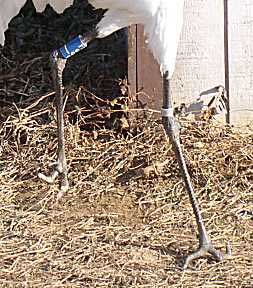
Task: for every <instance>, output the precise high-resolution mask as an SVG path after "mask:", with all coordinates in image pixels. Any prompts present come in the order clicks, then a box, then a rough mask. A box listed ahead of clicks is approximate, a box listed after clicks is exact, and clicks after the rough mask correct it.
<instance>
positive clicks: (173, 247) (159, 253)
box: [0, 16, 253, 288]
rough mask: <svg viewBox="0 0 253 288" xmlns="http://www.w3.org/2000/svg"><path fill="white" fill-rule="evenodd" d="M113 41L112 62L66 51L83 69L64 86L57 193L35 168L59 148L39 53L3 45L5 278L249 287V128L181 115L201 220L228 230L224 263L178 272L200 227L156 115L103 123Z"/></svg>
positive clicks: (222, 235) (219, 233)
mask: <svg viewBox="0 0 253 288" xmlns="http://www.w3.org/2000/svg"><path fill="white" fill-rule="evenodd" d="M27 17H32V16H27ZM114 37H118V36H114ZM118 41H119V45H122V43H123V40H122V39H120V37H118ZM108 43H110V40H108ZM113 43H115V39H114V40H113ZM102 45H103V44H102ZM104 45H105V44H104ZM106 45H107V44H106ZM108 45H109V44H108ZM108 47H110V46H108ZM117 47H119V46H117ZM117 47H116V48H115V47H114V48H113V49H112V48H110V55H111V54H113V57H116V58H115V59H116V60H115V61H114V62H113V63H112V62H110V61H108V62H106V63H105V62H103V61H101V57H100V55H98V56H97V57H96V58H95V60H94V61H96V62H95V65H94V61H93V63H92V61H90V62H87V60H85V59H87V58H85V57H80V59H79V58H76V60H74V61H83V62H82V63H79V64H82V67H84V68H82V69H84V70H83V71H85V73H84V74H82V75H81V76H80V77H77V78H76V82H75V83H77V84H78V85H74V84H73V85H68V88H67V89H66V95H68V103H67V108H66V113H65V115H66V122H67V125H66V134H67V137H66V139H67V158H68V164H69V167H70V179H71V188H70V190H69V192H68V193H67V194H66V195H65V197H64V198H63V199H62V201H61V202H60V203H56V202H55V200H56V199H55V198H56V195H57V186H49V185H47V184H45V183H42V182H41V181H40V180H39V179H38V178H37V172H38V171H39V170H42V171H45V170H47V169H48V170H50V168H48V167H49V164H50V162H52V161H54V160H55V159H56V146H57V142H56V122H55V111H54V108H53V101H54V93H53V92H52V89H51V87H52V86H51V80H50V74H49V68H48V67H49V66H48V62H47V54H45V53H44V52H43V49H41V50H42V51H38V52H35V51H34V49H31V50H32V51H33V52H32V55H31V54H28V53H24V52H23V53H21V50H18V51H19V52H20V53H19V54H17V55H15V54H14V53H13V52H11V51H7V50H6V51H4V54H3V55H2V56H4V57H2V58H1V59H2V60H1V61H2V62H1V69H2V71H4V73H2V74H1V76H0V77H1V79H0V85H1V87H0V89H1V90H0V91H1V92H0V93H1V100H0V101H1V110H0V117H1V127H0V141H1V142H0V153H1V160H0V161H1V162H0V187H1V188H0V203H1V204H0V215H1V216H0V217H1V222H0V265H1V269H0V285H1V287H244V288H246V287H248V288H249V287H252V286H253V252H252V249H253V196H252V195H253V193H252V190H253V189H252V188H253V161H252V160H253V159H252V158H253V156H252V155H253V153H252V152H253V148H252V145H253V132H252V130H251V129H250V128H249V130H248V132H247V133H245V134H240V133H239V132H237V131H235V130H233V129H232V128H224V127H220V126H218V125H214V124H207V123H190V122H187V121H185V122H184V121H183V123H182V126H183V129H182V141H183V143H184V151H185V154H186V158H187V162H188V165H189V168H190V173H191V175H192V179H193V183H194V186H195V188H196V192H197V195H198V199H199V201H200V203H201V207H202V211H203V216H204V219H205V222H206V224H207V228H208V231H209V233H210V235H211V237H212V239H213V242H214V244H215V245H216V246H217V247H219V248H221V249H222V250H223V251H224V249H225V245H226V243H228V242H229V243H230V245H231V248H232V255H231V256H230V257H229V258H228V259H227V260H226V261H224V262H223V263H218V264H217V263H214V262H210V261H208V260H206V259H201V260H198V261H197V262H195V265H194V266H192V269H189V270H187V271H184V272H183V271H181V270H180V269H179V266H178V262H180V258H181V256H182V255H185V254H186V253H188V252H189V249H192V248H193V247H195V246H196V244H197V242H196V238H195V237H196V227H195V223H194V219H193V215H192V211H191V207H190V204H189V200H188V197H187V195H186V192H185V190H184V188H183V185H182V181H181V178H180V175H179V173H178V169H177V165H176V163H175V158H174V154H173V152H172V151H171V147H170V145H169V143H168V141H166V140H165V137H164V132H163V129H162V126H161V124H160V123H157V122H152V121H151V120H150V119H149V118H147V119H145V120H142V121H140V122H136V123H135V125H134V127H135V129H132V130H129V131H128V132H127V133H125V134H124V136H122V134H121V133H118V132H115V130H112V129H106V128H104V127H106V126H108V125H107V124H108V123H112V122H113V123H114V122H115V120H113V121H111V120H112V119H111V115H115V114H114V113H112V110H113V109H115V106H113V105H112V103H115V101H111V99H113V98H114V97H115V95H119V93H120V90H122V89H119V88H118V87H119V85H118V84H117V83H116V82H117V81H115V80H114V79H118V78H120V75H119V74H117V73H118V72H117V71H120V69H119V66H121V70H122V65H121V64H118V63H122V62H121V61H123V62H124V60H122V56H120V53H119V52H118V51H116V52H114V50H118V49H119V48H117ZM91 49H94V50H95V48H94V47H93V48H91ZM101 49H103V50H102V51H103V53H104V51H105V47H103V48H101ZM120 49H123V48H120ZM25 51H26V49H25ZM96 51H97V50H96ZM85 53H86V52H85ZM87 53H88V52H87ZM95 53H97V52H95ZM105 54H106V53H105ZM117 55H118V56H117ZM34 57H35V58H34ZM120 59H121V60H120ZM85 61H86V62H85ZM79 64H78V65H79ZM96 65H98V67H100V68H101V67H102V68H103V69H102V71H101V70H99V69H95V68H94V66H96ZM75 66H76V64H75V62H74V63H73V64H72V65H70V69H69V71H72V69H76V67H75ZM91 67H92V69H91ZM114 68H115V69H114ZM105 70H106V71H107V72H108V73H109V72H110V71H111V70H113V71H112V72H111V74H108V73H107V74H106V73H105V74H104V72H105ZM115 71H116V72H117V73H116V72H115ZM115 73H116V74H115ZM120 73H122V71H121V72H120ZM74 74H75V73H74ZM100 74H101V75H100ZM98 75H99V76H98ZM103 75H106V77H107V78H106V79H105V78H103V77H104V76H103ZM108 75H109V76H110V77H109V76H108ZM72 76H73V75H72ZM68 77H69V78H70V79H71V75H66V78H68ZM94 79H95V80H94ZM101 79H102V81H101ZM108 79H109V80H108ZM83 81H86V82H85V83H83ZM89 81H90V82H89ZM112 83H116V84H114V85H113V88H112V89H109V87H111V84H112ZM83 84H85V87H86V88H84V87H83V86H82V85H83ZM87 87H88V88H87ZM89 87H92V90H91V88H89ZM122 87H123V86H122ZM122 87H121V88H122ZM95 95H96V96H95ZM101 95H107V96H108V95H109V97H108V98H107V99H106V100H103V99H100V96H101ZM108 99H109V100H108ZM124 101H125V100H124V98H123V100H120V101H119V102H120V103H119V104H122V105H123V104H124ZM116 102H117V101H116ZM91 111H94V112H92V113H91ZM104 116H106V117H104ZM104 119H107V120H104ZM115 119H117V117H116V118H115ZM112 126H113V125H112Z"/></svg>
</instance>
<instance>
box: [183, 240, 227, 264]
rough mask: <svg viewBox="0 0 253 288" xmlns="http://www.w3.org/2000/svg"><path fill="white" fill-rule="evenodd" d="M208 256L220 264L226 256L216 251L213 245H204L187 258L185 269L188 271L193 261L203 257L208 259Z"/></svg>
mask: <svg viewBox="0 0 253 288" xmlns="http://www.w3.org/2000/svg"><path fill="white" fill-rule="evenodd" d="M208 255H211V256H212V257H213V258H214V259H215V260H216V261H218V262H220V261H223V260H224V254H223V253H222V252H220V251H218V250H216V249H215V248H214V247H213V245H212V244H211V243H207V244H205V245H202V246H201V247H200V248H199V249H198V250H197V251H195V252H193V253H192V254H190V255H188V256H187V257H186V258H185V262H184V265H183V269H187V267H188V266H189V264H190V263H191V262H192V261H193V260H196V259H199V258H201V257H207V256H208Z"/></svg>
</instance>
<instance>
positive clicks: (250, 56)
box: [228, 0, 253, 125]
mask: <svg viewBox="0 0 253 288" xmlns="http://www.w3.org/2000/svg"><path fill="white" fill-rule="evenodd" d="M228 3H229V5H228V14H229V63H230V118H231V123H232V124H239V125H240V124H243V125H245V124H247V123H253V24H252V22H253V1H252V0H237V1H228Z"/></svg>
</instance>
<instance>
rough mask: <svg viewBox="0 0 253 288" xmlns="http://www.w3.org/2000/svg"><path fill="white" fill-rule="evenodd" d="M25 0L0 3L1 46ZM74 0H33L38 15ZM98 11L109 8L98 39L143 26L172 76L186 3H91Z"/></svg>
mask: <svg viewBox="0 0 253 288" xmlns="http://www.w3.org/2000/svg"><path fill="white" fill-rule="evenodd" d="M25 2H26V1H25V0H11V1H6V0H0V5H1V6H0V7H2V9H1V11H0V44H3V42H4V31H5V30H6V29H7V27H8V23H9V21H10V20H11V19H12V18H13V17H14V16H15V15H17V13H18V12H19V10H20V9H21V7H22V6H23V5H24V4H25ZM72 2H73V1H72V0H48V1H45V0H44V1H43V0H33V3H34V6H35V8H36V10H37V11H38V12H42V11H43V10H44V9H45V7H46V5H47V4H50V5H51V6H52V7H53V8H54V9H55V10H56V11H57V12H58V13H61V12H62V11H63V10H64V9H65V8H67V7H69V6H70V5H71V4H72ZM89 2H90V3H91V4H92V5H93V6H94V7H95V8H103V9H108V11H107V12H106V13H105V15H104V17H103V18H102V20H101V21H100V22H99V23H98V25H97V30H98V36H97V37H99V38H103V37H106V36H108V35H110V34H111V33H113V32H115V31H117V30H119V29H121V28H124V27H127V26H129V25H131V24H143V25H144V31H145V34H146V37H147V42H148V46H149V48H150V50H151V51H152V53H153V55H154V57H155V59H156V60H157V61H158V63H159V64H160V67H161V72H165V71H169V76H170V77H171V76H172V74H173V71H174V67H175V63H176V54H177V46H178V41H179V38H180V31H181V27H182V23H183V6H184V0H176V1H175V0H152V1H150V0H138V1H137V0H117V1H115V0H90V1H89Z"/></svg>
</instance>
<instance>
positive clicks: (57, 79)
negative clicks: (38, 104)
mask: <svg viewBox="0 0 253 288" xmlns="http://www.w3.org/2000/svg"><path fill="white" fill-rule="evenodd" d="M95 37H96V34H95V33H86V34H85V35H80V36H77V37H76V38H74V39H72V40H71V41H70V42H68V43H67V44H66V45H64V46H63V47H61V48H60V49H58V50H55V51H54V52H53V53H52V54H51V59H50V60H51V66H52V74H53V81H54V88H55V93H56V103H57V104H56V105H57V135H58V151H57V162H56V165H55V167H54V170H53V172H52V174H51V175H50V176H46V175H44V174H42V173H39V174H38V176H39V178H40V179H42V180H44V181H46V182H47V183H50V184H52V183H54V182H55V179H56V178H57V176H58V175H59V176H60V192H59V194H58V196H57V198H61V197H62V195H63V194H64V193H65V192H66V191H67V190H68V188H69V183H68V169H67V163H66V156H65V138H64V117H63V113H64V100H63V81H62V74H63V71H64V68H65V65H66V61H67V59H68V58H69V57H71V56H72V55H74V54H76V53H77V52H79V51H80V50H82V49H84V48H86V47H87V44H88V43H89V42H90V41H91V40H92V39H94V38H95Z"/></svg>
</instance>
